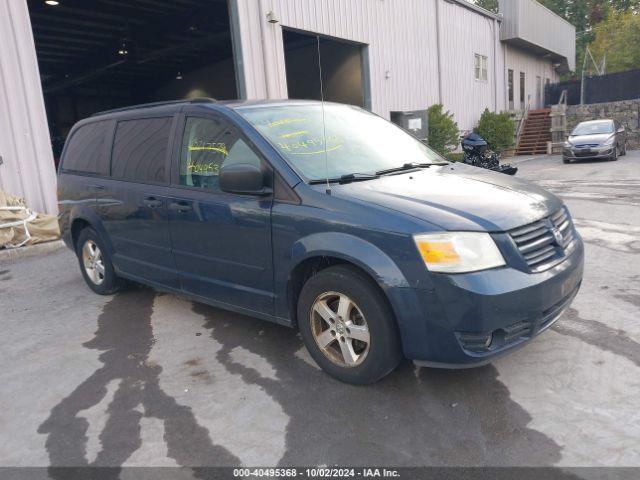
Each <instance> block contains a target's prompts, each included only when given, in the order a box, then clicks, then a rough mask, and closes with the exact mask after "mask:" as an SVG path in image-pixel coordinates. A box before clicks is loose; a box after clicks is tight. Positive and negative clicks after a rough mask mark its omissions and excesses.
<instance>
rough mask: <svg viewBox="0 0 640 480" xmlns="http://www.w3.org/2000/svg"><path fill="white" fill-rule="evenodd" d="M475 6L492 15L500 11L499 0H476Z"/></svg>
mask: <svg viewBox="0 0 640 480" xmlns="http://www.w3.org/2000/svg"><path fill="white" fill-rule="evenodd" d="M475 4H476V5H477V6H479V7H482V8H484V9H485V10H489V11H490V12H493V13H498V10H499V9H500V5H499V0H476V1H475Z"/></svg>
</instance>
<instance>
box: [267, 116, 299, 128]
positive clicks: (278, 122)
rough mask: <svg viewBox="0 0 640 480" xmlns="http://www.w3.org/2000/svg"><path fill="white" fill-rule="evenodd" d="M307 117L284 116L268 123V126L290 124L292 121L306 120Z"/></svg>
mask: <svg viewBox="0 0 640 480" xmlns="http://www.w3.org/2000/svg"><path fill="white" fill-rule="evenodd" d="M306 121H307V119H306V118H283V119H282V120H276V121H275V122H271V123H268V124H267V128H273V127H279V126H281V125H289V124H290V123H301V122H306Z"/></svg>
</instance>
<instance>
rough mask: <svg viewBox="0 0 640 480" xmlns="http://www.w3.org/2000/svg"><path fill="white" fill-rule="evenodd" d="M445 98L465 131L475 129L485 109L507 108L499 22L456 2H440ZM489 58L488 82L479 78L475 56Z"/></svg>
mask: <svg viewBox="0 0 640 480" xmlns="http://www.w3.org/2000/svg"><path fill="white" fill-rule="evenodd" d="M440 9H441V10H440V18H441V21H440V23H441V28H440V35H441V41H440V45H441V48H442V55H443V61H442V70H443V71H442V94H443V95H442V99H443V104H444V105H445V106H446V108H447V109H448V110H450V111H451V112H452V113H453V114H454V116H455V119H456V121H457V122H458V126H459V127H460V128H461V129H462V130H470V129H472V128H473V127H474V126H475V125H476V123H477V121H478V119H479V118H480V115H481V114H482V112H483V111H484V109H485V108H488V109H489V110H492V111H500V110H503V109H504V55H503V52H502V45H501V44H500V41H499V35H500V32H499V23H498V22H497V21H496V20H494V19H492V18H488V17H485V16H483V15H479V14H478V13H476V12H474V11H471V10H468V9H466V8H464V7H462V6H460V5H458V4H456V3H448V2H444V1H441V2H440ZM476 54H479V55H484V56H486V57H487V61H488V68H487V70H488V72H487V74H488V79H487V81H486V82H482V81H477V80H476V79H475V69H474V66H475V55H476Z"/></svg>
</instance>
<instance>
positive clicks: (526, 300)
mask: <svg viewBox="0 0 640 480" xmlns="http://www.w3.org/2000/svg"><path fill="white" fill-rule="evenodd" d="M583 268H584V247H583V244H582V240H581V239H579V238H578V245H577V246H576V248H575V249H573V251H572V253H571V254H570V255H569V256H568V257H567V258H566V259H565V260H564V261H562V262H561V263H560V264H558V265H556V266H555V267H553V268H551V269H549V270H547V271H544V272H541V273H535V274H531V273H525V272H522V271H520V270H516V269H513V268H501V269H495V270H487V271H484V272H476V273H470V274H462V275H433V286H434V288H433V289H431V290H418V289H409V288H405V289H395V291H394V292H389V294H390V297H391V301H392V304H393V305H394V310H395V311H396V316H397V319H398V324H399V326H400V331H401V337H402V342H403V348H404V353H405V356H406V357H407V358H409V359H411V360H414V362H415V363H416V364H419V365H427V366H437V367H445V368H468V367H473V366H479V365H484V364H487V363H489V362H491V361H492V360H494V359H495V358H496V357H498V356H501V355H504V354H505V353H508V352H510V351H512V350H514V349H516V348H518V347H520V346H522V345H524V344H525V343H526V342H528V341H529V340H531V339H532V338H534V337H536V336H537V335H539V334H540V333H542V332H543V331H545V330H546V329H548V328H549V327H550V326H551V325H552V324H553V323H554V322H555V321H556V320H557V319H558V318H559V317H560V316H561V315H562V313H563V312H564V311H565V309H566V308H568V307H569V305H570V304H571V302H572V300H573V299H574V297H575V296H576V294H577V293H578V290H579V288H580V284H581V282H582V275H583ZM398 302H400V304H401V305H402V307H401V309H400V310H398V308H397V305H398ZM399 312H400V313H399Z"/></svg>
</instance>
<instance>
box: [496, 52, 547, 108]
mask: <svg viewBox="0 0 640 480" xmlns="http://www.w3.org/2000/svg"><path fill="white" fill-rule="evenodd" d="M504 48H505V52H506V67H505V70H509V69H512V70H513V89H514V102H515V109H516V110H517V109H519V108H520V72H524V73H525V104H526V103H527V102H529V104H530V106H531V108H541V107H543V106H544V105H543V103H544V82H545V79H547V78H548V79H549V81H550V82H551V83H556V82H557V81H559V78H560V77H559V75H558V73H557V72H556V70H555V69H554V68H553V64H552V62H551V61H550V60H547V59H544V58H538V57H534V56H532V55H531V54H529V53H527V52H525V51H523V50H520V49H518V48H516V47H512V46H510V45H504ZM536 77H540V78H541V79H542V83H543V85H542V99H541V100H542V103H536V88H537V87H536ZM529 98H530V100H529Z"/></svg>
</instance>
